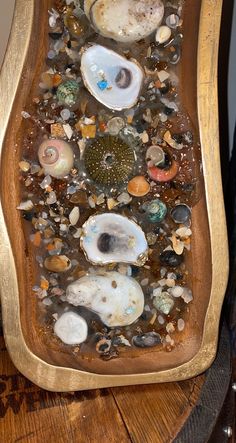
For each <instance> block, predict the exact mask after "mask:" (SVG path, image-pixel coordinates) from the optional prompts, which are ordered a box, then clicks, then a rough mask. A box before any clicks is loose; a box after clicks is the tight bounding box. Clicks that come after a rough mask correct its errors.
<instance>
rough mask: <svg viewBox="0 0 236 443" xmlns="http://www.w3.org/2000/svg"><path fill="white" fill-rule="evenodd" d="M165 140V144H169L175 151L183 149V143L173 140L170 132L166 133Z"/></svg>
mask: <svg viewBox="0 0 236 443" xmlns="http://www.w3.org/2000/svg"><path fill="white" fill-rule="evenodd" d="M162 102H163V99H162ZM169 106H170V104H169ZM163 138H164V140H165V142H166V143H168V145H170V146H171V147H172V148H173V149H177V150H178V151H179V150H181V149H183V146H184V145H183V143H177V141H176V140H174V139H173V138H172V136H171V133H170V131H166V132H165V134H164V137H163Z"/></svg>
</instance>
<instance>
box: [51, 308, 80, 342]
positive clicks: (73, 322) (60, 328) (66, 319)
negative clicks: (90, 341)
mask: <svg viewBox="0 0 236 443" xmlns="http://www.w3.org/2000/svg"><path fill="white" fill-rule="evenodd" d="M54 333H55V334H56V335H57V336H58V337H59V338H60V340H61V341H62V342H63V343H65V344H67V345H79V344H80V343H83V342H84V341H85V340H86V339H87V336H88V326H87V323H86V321H85V320H84V318H82V317H81V316H80V315H78V314H76V313H75V312H65V313H64V314H62V315H61V317H59V319H58V320H57V321H56V323H55V325H54Z"/></svg>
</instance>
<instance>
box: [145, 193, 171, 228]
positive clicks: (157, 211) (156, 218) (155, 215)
mask: <svg viewBox="0 0 236 443" xmlns="http://www.w3.org/2000/svg"><path fill="white" fill-rule="evenodd" d="M142 209H143V210H144V211H145V212H146V214H147V218H148V220H149V221H150V222H151V223H160V222H162V221H163V220H164V218H165V216H166V214H167V207H166V205H165V203H163V202H162V201H161V200H159V199H158V198H157V199H155V200H152V201H150V202H147V203H144V204H143V205H142Z"/></svg>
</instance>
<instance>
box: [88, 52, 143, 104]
mask: <svg viewBox="0 0 236 443" xmlns="http://www.w3.org/2000/svg"><path fill="white" fill-rule="evenodd" d="M81 73H82V77H83V80H84V84H85V86H86V88H87V89H88V90H89V92H90V93H91V94H92V95H93V96H94V97H95V98H96V99H97V100H98V101H99V102H100V103H102V104H103V105H104V106H106V107H107V108H110V109H114V110H117V111H121V110H122V109H126V108H131V107H132V106H134V105H135V103H136V102H137V99H138V96H139V93H140V90H141V86H142V82H143V77H144V75H143V71H142V69H141V68H140V67H139V66H138V64H137V63H135V62H132V61H128V60H127V59H126V58H124V57H122V56H121V55H119V54H117V53H116V52H114V51H112V50H110V49H107V48H105V47H104V46H101V45H96V44H94V45H92V46H89V47H88V48H83V50H82V56H81Z"/></svg>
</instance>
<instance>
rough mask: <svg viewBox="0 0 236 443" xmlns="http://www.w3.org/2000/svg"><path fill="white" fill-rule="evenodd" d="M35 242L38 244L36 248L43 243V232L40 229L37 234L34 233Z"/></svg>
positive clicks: (35, 244)
mask: <svg viewBox="0 0 236 443" xmlns="http://www.w3.org/2000/svg"><path fill="white" fill-rule="evenodd" d="M33 244H34V246H36V248H39V246H40V244H41V233H40V232H39V231H37V232H36V234H34V240H33Z"/></svg>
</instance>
